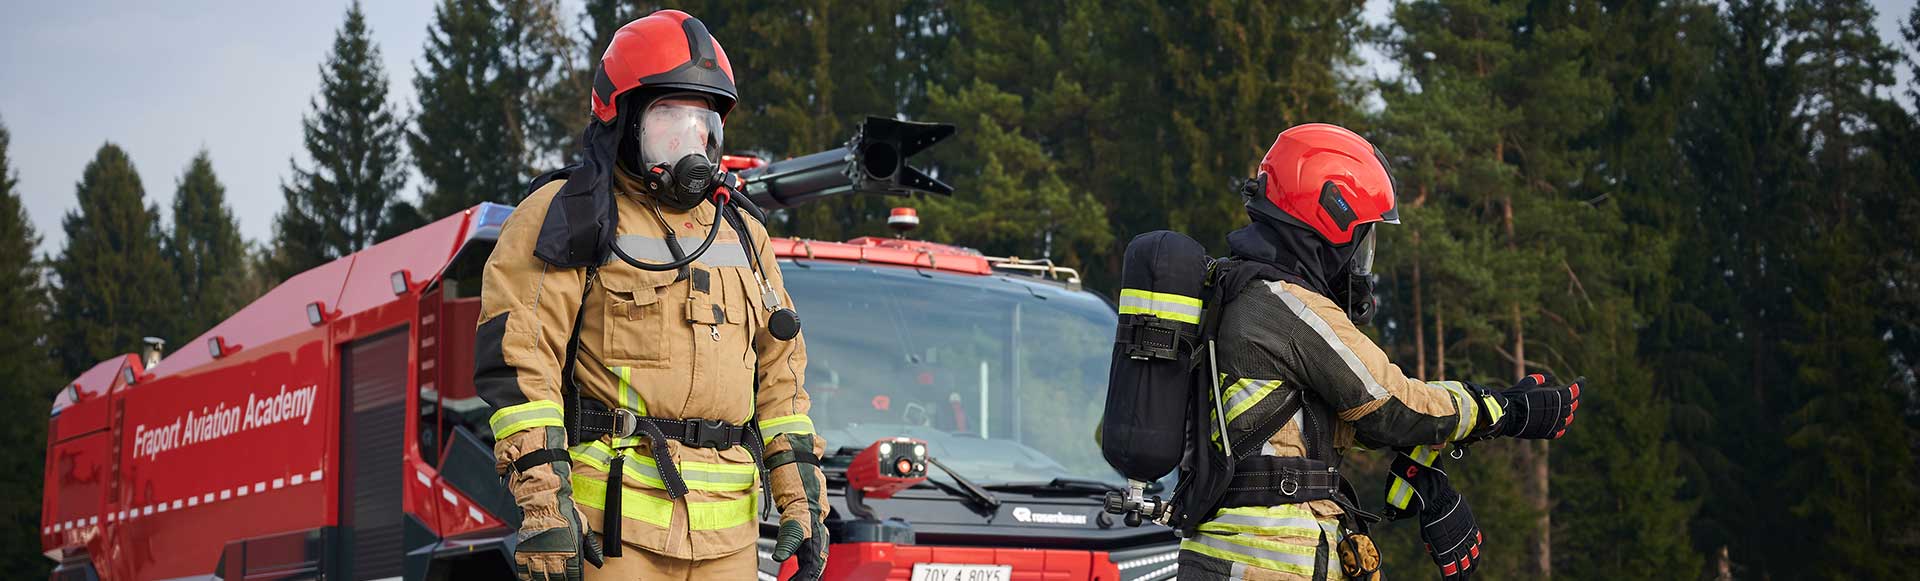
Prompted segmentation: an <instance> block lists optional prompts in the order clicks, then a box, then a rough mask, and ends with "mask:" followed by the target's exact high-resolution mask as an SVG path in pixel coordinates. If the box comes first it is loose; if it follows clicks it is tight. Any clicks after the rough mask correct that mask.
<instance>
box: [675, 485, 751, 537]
mask: <svg viewBox="0 0 1920 581" xmlns="http://www.w3.org/2000/svg"><path fill="white" fill-rule="evenodd" d="M756 498H758V495H754V494H749V495H746V496H743V497H740V498H736V499H733V500H717V501H713V502H689V503H687V528H690V529H693V530H696V531H717V530H723V529H730V528H733V527H737V526H740V525H744V524H747V523H748V522H750V521H752V520H753V513H754V512H755V511H756V510H757V509H758V508H759V507H758V506H757V505H756V501H755V499H756Z"/></svg>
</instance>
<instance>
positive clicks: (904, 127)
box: [721, 117, 955, 209]
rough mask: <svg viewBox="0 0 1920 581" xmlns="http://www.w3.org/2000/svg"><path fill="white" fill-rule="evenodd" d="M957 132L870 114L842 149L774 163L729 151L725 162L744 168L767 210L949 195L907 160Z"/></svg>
mask: <svg viewBox="0 0 1920 581" xmlns="http://www.w3.org/2000/svg"><path fill="white" fill-rule="evenodd" d="M954 131H955V129H954V126H953V125H951V124H948V123H926V122H920V121H902V120H899V119H889V118H886V117H868V118H867V120H866V121H864V122H862V123H860V127H859V128H858V129H857V130H855V131H854V134H853V138H852V139H849V140H847V144H846V145H844V146H841V147H839V148H837V149H830V150H827V151H822V152H819V153H814V154H808V155H803V156H800V157H796V158H792V159H783V160H780V161H776V162H772V163H765V162H761V161H760V160H758V159H755V158H751V157H747V156H735V155H729V156H725V157H724V158H722V160H721V163H722V164H723V165H725V166H727V167H728V169H733V170H735V171H738V172H739V175H740V178H741V179H743V180H745V181H746V192H747V198H748V199H751V200H753V203H754V204H755V205H758V206H760V207H761V208H766V209H780V208H792V207H795V206H799V205H801V204H805V203H808V202H812V201H815V200H819V199H822V198H828V197H832V196H839V195H844V194H851V193H861V194H882V195H890V196H904V195H908V194H913V193H929V194H938V195H942V196H948V195H952V194H953V186H950V185H947V184H946V183H945V182H942V181H940V180H939V179H937V178H935V177H933V176H932V175H930V174H928V173H927V172H926V171H923V170H921V169H919V168H916V167H913V166H910V165H907V160H908V159H909V158H912V157H913V156H915V155H918V154H919V153H920V152H922V151H926V149H927V148H928V147H932V146H933V145H934V144H936V143H939V142H940V141H942V140H944V139H946V138H948V137H952V136H953V133H954Z"/></svg>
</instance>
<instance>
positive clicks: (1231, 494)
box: [1220, 456, 1341, 507]
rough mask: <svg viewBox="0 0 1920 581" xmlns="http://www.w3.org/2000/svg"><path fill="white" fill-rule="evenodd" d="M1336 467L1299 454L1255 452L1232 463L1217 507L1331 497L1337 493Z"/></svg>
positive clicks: (1273, 503)
mask: <svg viewBox="0 0 1920 581" xmlns="http://www.w3.org/2000/svg"><path fill="white" fill-rule="evenodd" d="M1340 483H1341V478H1340V470H1339V469H1337V468H1334V467H1333V465H1332V464H1328V463H1326V462H1322V461H1319V460H1311V459H1307V458H1300V457H1284V458H1282V457H1274V456H1255V457H1252V458H1248V459H1245V460H1241V461H1240V463H1239V464H1238V465H1236V466H1235V467H1234V474H1233V480H1232V481H1230V482H1229V483H1228V484H1227V494H1226V496H1224V497H1222V498H1221V502H1220V506H1221V507H1235V506H1277V505H1282V504H1299V503H1302V502H1311V501H1315V500H1332V499H1335V498H1337V497H1338V496H1339V494H1340Z"/></svg>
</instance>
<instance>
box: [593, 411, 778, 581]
mask: <svg viewBox="0 0 1920 581" xmlns="http://www.w3.org/2000/svg"><path fill="white" fill-rule="evenodd" d="M577 412H578V415H576V416H575V419H576V421H577V424H576V427H577V429H578V430H579V433H580V439H581V440H590V439H599V438H600V437H601V436H613V437H615V438H632V437H636V436H645V437H646V438H647V440H648V441H650V442H652V443H653V446H652V448H653V450H652V452H653V454H652V456H653V462H654V465H655V466H657V467H658V468H659V469H660V482H661V483H662V484H665V485H666V488H667V497H668V498H674V499H677V498H680V497H682V496H686V494H687V481H686V480H685V479H684V478H681V476H680V468H679V466H677V465H675V464H674V463H673V455H672V454H671V453H670V452H669V451H668V450H667V445H666V442H667V440H674V441H677V442H680V443H681V444H684V445H686V446H688V447H692V448H712V449H715V450H726V449H730V448H732V447H734V446H736V445H739V446H745V447H746V448H747V451H748V452H750V453H752V455H753V463H754V465H755V466H756V467H759V468H760V470H761V472H762V473H761V475H760V482H761V487H762V488H765V487H766V486H767V485H768V478H767V475H766V474H765V472H766V468H765V467H764V466H762V465H761V461H760V459H761V457H762V456H763V453H762V451H761V448H760V432H759V430H757V429H755V428H754V427H752V426H739V425H734V424H730V423H727V422H726V421H723V420H707V419H700V418H689V419H684V420H669V419H664V418H655V417H650V416H643V415H640V414H637V413H634V411H633V410H629V409H626V408H621V407H613V406H610V405H607V403H606V402H603V401H600V400H597V399H590V398H581V399H580V408H579V409H578V410H577ZM625 469H626V456H625V455H623V454H620V453H619V450H617V449H616V450H614V454H613V459H612V460H611V461H609V462H608V464H607V499H606V508H605V509H603V512H604V516H605V517H606V522H605V524H604V525H603V526H602V527H601V536H603V537H605V541H606V542H605V548H604V551H605V552H606V556H608V557H618V556H620V552H621V551H620V536H621V535H620V528H621V527H620V497H621V490H623V489H625V488H626V473H625Z"/></svg>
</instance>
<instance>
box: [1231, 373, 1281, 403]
mask: <svg viewBox="0 0 1920 581" xmlns="http://www.w3.org/2000/svg"><path fill="white" fill-rule="evenodd" d="M1240 381H1245V382H1248V383H1247V386H1246V387H1245V388H1242V389H1240V390H1239V391H1235V392H1233V395H1229V396H1227V409H1234V408H1237V407H1240V404H1242V403H1245V402H1246V401H1247V400H1250V399H1253V398H1255V397H1259V396H1261V395H1265V393H1263V392H1262V391H1261V390H1265V389H1269V388H1272V387H1273V384H1276V383H1280V380H1278V379H1242V380H1240Z"/></svg>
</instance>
